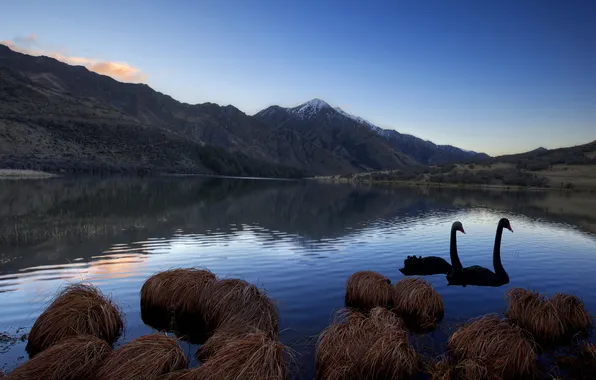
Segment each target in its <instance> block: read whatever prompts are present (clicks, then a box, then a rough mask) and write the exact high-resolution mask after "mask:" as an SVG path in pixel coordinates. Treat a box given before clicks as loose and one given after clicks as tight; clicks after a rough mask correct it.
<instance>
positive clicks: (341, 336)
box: [316, 307, 420, 380]
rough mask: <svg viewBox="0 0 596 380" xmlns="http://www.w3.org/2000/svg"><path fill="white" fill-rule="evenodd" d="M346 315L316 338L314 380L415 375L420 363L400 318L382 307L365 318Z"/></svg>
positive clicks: (356, 315) (359, 315) (356, 314)
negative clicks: (344, 319) (315, 372)
mask: <svg viewBox="0 0 596 380" xmlns="http://www.w3.org/2000/svg"><path fill="white" fill-rule="evenodd" d="M348 316H349V317H348V319H347V320H346V321H343V322H334V323H332V324H331V325H330V326H329V327H327V329H325V330H324V331H323V332H322V333H321V335H320V336H319V340H318V342H317V349H316V358H317V359H316V360H317V375H316V378H317V379H321V380H323V379H325V380H339V379H345V378H358V379H385V378H402V377H406V378H407V377H411V376H413V375H414V374H415V373H417V371H418V370H419V364H420V361H419V358H418V355H417V354H416V352H415V350H414V349H413V348H412V347H411V346H410V344H409V341H408V335H407V332H406V331H405V329H404V323H403V321H401V319H400V318H398V317H397V316H395V315H394V314H393V313H392V312H391V311H389V310H387V309H385V308H382V307H376V308H374V309H372V310H371V312H370V314H369V316H364V314H360V313H348Z"/></svg>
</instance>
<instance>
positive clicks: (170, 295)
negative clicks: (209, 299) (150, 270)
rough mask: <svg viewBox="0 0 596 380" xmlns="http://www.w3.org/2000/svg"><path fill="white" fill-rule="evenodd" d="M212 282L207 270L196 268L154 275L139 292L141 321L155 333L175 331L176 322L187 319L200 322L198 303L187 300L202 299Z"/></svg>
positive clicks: (200, 313) (201, 311)
mask: <svg viewBox="0 0 596 380" xmlns="http://www.w3.org/2000/svg"><path fill="white" fill-rule="evenodd" d="M215 279H216V277H215V274H213V273H212V272H210V271H209V270H206V269H198V268H176V269H170V270H166V271H163V272H159V273H156V274H154V275H153V276H151V277H149V278H148V279H147V281H145V283H144V284H143V286H142V288H141V314H142V317H143V320H144V321H145V323H147V324H148V325H150V326H152V327H154V328H156V329H158V330H175V329H176V328H177V318H180V317H181V318H184V317H185V316H186V315H191V316H192V317H195V318H197V319H198V320H202V318H201V316H202V314H203V312H204V310H203V309H202V308H201V306H200V305H201V304H200V302H189V300H197V299H201V298H202V297H204V293H205V292H207V290H206V289H207V288H208V286H209V285H210V283H211V282H212V281H215ZM191 316H189V318H192V317H191Z"/></svg>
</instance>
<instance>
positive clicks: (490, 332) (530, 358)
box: [447, 315, 538, 379]
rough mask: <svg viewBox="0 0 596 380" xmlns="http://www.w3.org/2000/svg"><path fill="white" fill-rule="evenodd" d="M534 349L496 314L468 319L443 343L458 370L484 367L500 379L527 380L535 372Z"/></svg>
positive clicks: (520, 334)
mask: <svg viewBox="0 0 596 380" xmlns="http://www.w3.org/2000/svg"><path fill="white" fill-rule="evenodd" d="M534 348H535V347H534V345H533V343H532V342H531V341H529V340H527V339H526V337H525V335H524V333H523V331H522V330H521V329H520V328H518V327H515V326H511V325H509V324H508V323H507V322H506V321H504V320H502V319H501V318H499V317H498V316H496V315H485V316H483V317H480V318H477V319H475V320H472V321H471V322H469V323H467V324H466V325H464V326H462V327H460V328H459V329H458V330H457V331H455V332H454V333H453V335H451V337H449V340H448V342H447V350H448V352H449V355H450V356H451V358H452V359H453V364H454V365H455V367H456V368H457V367H459V371H460V372H461V371H462V370H463V371H465V372H470V373H480V372H482V371H484V370H486V371H487V373H490V374H492V375H495V376H498V378H503V379H531V378H532V377H533V376H534V375H535V374H536V373H537V371H538V364H537V355H536V352H535V350H534ZM462 366H463V367H462Z"/></svg>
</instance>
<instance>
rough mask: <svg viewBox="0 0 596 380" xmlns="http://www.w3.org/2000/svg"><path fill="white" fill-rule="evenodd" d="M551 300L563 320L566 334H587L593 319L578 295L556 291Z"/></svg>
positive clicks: (571, 335) (573, 335)
mask: <svg viewBox="0 0 596 380" xmlns="http://www.w3.org/2000/svg"><path fill="white" fill-rule="evenodd" d="M551 302H552V303H553V305H555V309H557V312H558V313H559V315H560V316H561V319H562V320H563V323H564V325H565V330H566V335H567V336H570V337H575V336H582V337H583V336H587V335H589V333H590V331H591V330H592V327H593V319H592V316H591V315H590V313H588V311H587V310H586V308H585V306H584V303H583V301H582V300H581V299H580V298H579V297H577V296H574V295H571V294H564V293H557V294H554V295H553V296H552V297H551Z"/></svg>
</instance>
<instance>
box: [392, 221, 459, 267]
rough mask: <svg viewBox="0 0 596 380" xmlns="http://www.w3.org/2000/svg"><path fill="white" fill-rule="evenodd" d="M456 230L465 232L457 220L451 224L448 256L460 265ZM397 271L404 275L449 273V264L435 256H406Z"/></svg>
mask: <svg viewBox="0 0 596 380" xmlns="http://www.w3.org/2000/svg"><path fill="white" fill-rule="evenodd" d="M457 231H460V232H461V233H463V234H465V233H466V232H465V231H464V226H463V225H462V224H461V222H459V221H456V222H453V224H452V225H451V238H450V247H449V256H450V257H451V262H452V263H454V264H455V265H459V267H461V262H460V261H459V257H458V255H457V241H456V233H457ZM399 271H400V272H401V273H403V274H404V275H406V276H413V275H418V276H430V275H433V274H439V273H442V274H449V273H451V264H449V263H448V262H447V260H445V259H443V258H441V257H437V256H427V257H422V256H418V257H416V256H408V257H407V258H406V259H405V260H404V267H403V268H401V269H400V270H399Z"/></svg>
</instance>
